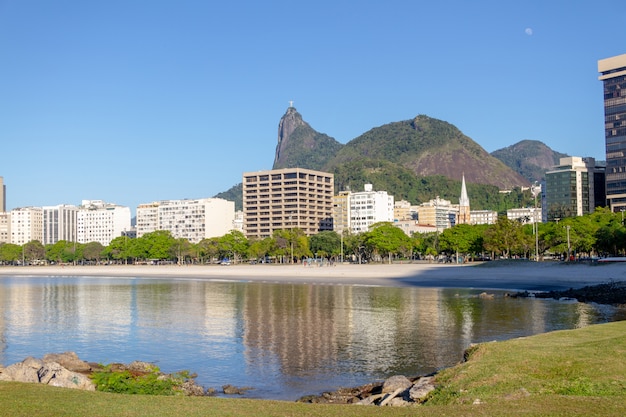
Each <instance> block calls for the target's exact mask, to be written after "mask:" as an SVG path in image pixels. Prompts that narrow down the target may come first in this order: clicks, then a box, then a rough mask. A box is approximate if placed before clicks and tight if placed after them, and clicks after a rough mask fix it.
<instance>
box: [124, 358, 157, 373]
mask: <svg viewBox="0 0 626 417" xmlns="http://www.w3.org/2000/svg"><path fill="white" fill-rule="evenodd" d="M126 368H127V369H128V370H129V371H130V372H132V373H136V374H137V373H138V374H149V373H151V372H154V371H155V370H156V369H157V367H156V365H154V364H153V363H150V362H142V361H133V362H131V363H130V364H128V366H127V367H126Z"/></svg>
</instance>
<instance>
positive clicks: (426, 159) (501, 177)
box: [324, 115, 529, 189]
mask: <svg viewBox="0 0 626 417" xmlns="http://www.w3.org/2000/svg"><path fill="white" fill-rule="evenodd" d="M363 159H372V160H381V161H389V162H393V163H394V164H397V165H400V166H402V167H404V168H406V169H408V170H409V171H411V172H412V173H413V174H414V175H416V176H417V177H429V176H437V175H440V176H444V177H447V178H450V179H454V180H459V181H460V179H461V177H462V176H463V174H464V175H465V179H466V181H467V182H471V183H477V184H488V185H494V186H496V187H499V188H501V189H510V188H513V187H516V186H518V187H521V186H528V185H529V182H528V180H526V179H525V178H523V177H522V176H520V175H519V174H517V173H516V172H515V171H513V170H512V169H511V168H509V167H507V166H506V165H504V164H503V163H502V162H501V161H500V160H498V159H497V158H494V157H493V156H491V155H489V153H487V151H485V150H484V149H483V148H482V147H481V146H480V145H478V144H477V143H476V142H474V141H473V140H472V139H470V138H469V137H467V136H465V135H463V133H461V131H460V130H458V129H457V128H456V127H455V126H453V125H451V124H450V123H447V122H444V121H441V120H437V119H433V118H430V117H428V116H423V115H420V116H417V117H416V118H415V119H413V120H406V121H401V122H394V123H389V124H386V125H383V126H380V127H377V128H374V129H371V130H370V131H368V132H366V133H364V134H363V135H361V136H359V137H358V138H356V139H353V140H352V141H350V142H348V143H347V144H346V145H345V146H343V147H342V148H341V150H339V152H338V153H337V155H336V156H335V157H334V158H333V159H331V160H330V161H329V162H328V163H327V164H326V166H325V167H324V169H325V170H327V171H329V172H333V171H334V170H336V169H338V167H340V166H341V165H345V164H346V163H350V162H355V161H359V160H363Z"/></svg>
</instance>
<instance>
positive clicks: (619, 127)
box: [598, 54, 626, 212]
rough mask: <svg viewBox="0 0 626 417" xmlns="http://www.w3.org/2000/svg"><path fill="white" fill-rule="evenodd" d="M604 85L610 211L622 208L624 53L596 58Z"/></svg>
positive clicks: (625, 189)
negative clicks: (605, 57)
mask: <svg viewBox="0 0 626 417" xmlns="http://www.w3.org/2000/svg"><path fill="white" fill-rule="evenodd" d="M598 72H599V73H600V74H601V75H600V77H599V79H600V81H602V83H603V85H604V137H605V145H606V200H607V204H608V207H610V208H611V210H612V211H614V212H617V211H622V210H624V209H626V54H624V55H618V56H614V57H611V58H607V59H601V60H599V61H598Z"/></svg>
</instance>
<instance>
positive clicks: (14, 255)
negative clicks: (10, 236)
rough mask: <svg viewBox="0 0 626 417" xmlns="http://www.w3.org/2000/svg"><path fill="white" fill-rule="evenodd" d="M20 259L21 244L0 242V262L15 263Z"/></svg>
mask: <svg viewBox="0 0 626 417" xmlns="http://www.w3.org/2000/svg"><path fill="white" fill-rule="evenodd" d="M20 259H22V246H20V245H16V244H14V243H2V244H0V262H2V263H15V262H17V261H18V260H20Z"/></svg>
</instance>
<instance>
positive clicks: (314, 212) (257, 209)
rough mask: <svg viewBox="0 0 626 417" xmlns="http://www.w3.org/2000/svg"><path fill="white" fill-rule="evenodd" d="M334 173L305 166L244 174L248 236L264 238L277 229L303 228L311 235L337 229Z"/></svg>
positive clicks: (245, 216)
mask: <svg viewBox="0 0 626 417" xmlns="http://www.w3.org/2000/svg"><path fill="white" fill-rule="evenodd" d="M334 188H335V187H334V176H333V174H329V173H327V172H321V171H313V170H310V169H303V168H284V169H276V170H269V171H258V172H245V173H244V174H243V218H244V233H245V235H246V237H248V238H251V237H257V238H264V237H269V236H272V234H273V233H274V231H275V230H286V229H290V228H299V229H301V230H303V231H304V233H305V234H306V235H307V236H311V235H314V234H317V233H319V232H321V231H324V230H333V221H332V215H333V195H334Z"/></svg>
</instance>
